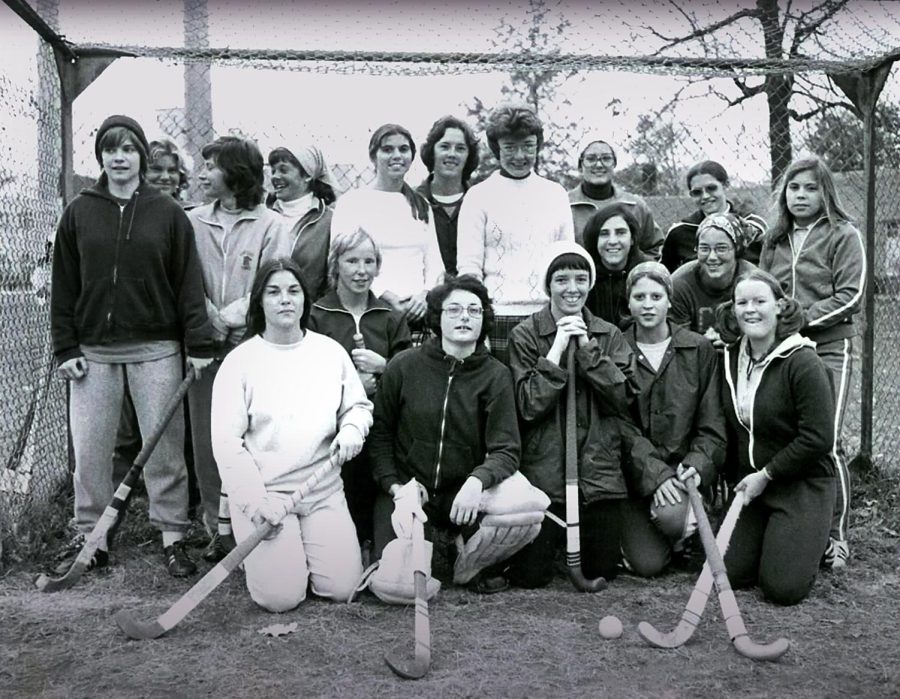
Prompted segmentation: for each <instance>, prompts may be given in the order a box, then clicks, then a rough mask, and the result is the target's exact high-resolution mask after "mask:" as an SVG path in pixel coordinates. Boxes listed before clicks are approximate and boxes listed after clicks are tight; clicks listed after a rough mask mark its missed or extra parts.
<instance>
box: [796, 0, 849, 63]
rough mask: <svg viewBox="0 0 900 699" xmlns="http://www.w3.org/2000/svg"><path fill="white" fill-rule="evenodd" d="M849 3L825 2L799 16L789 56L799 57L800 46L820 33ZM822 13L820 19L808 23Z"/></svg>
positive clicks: (841, 1) (843, 0) (834, 0)
mask: <svg viewBox="0 0 900 699" xmlns="http://www.w3.org/2000/svg"><path fill="white" fill-rule="evenodd" d="M847 2H848V0H825V2H823V3H822V4H821V5H817V6H816V7H814V8H813V9H811V10H809V11H808V12H801V13H800V14H799V15H798V16H797V28H796V29H795V30H794V39H793V41H792V42H791V48H790V51H789V52H788V55H789V56H790V57H791V58H793V57H795V56H798V55H799V53H800V45H801V44H802V43H803V42H804V41H806V40H807V39H808V38H809V37H810V36H812V35H814V34H815V33H816V32H818V31H819V29H820V28H821V26H822V25H823V24H824V23H825V22H827V21H828V20H830V19H831V18H832V17H834V16H835V15H836V14H837V13H838V12H840V11H841V10H842V9H844V7H846V5H847ZM820 11H821V12H822V14H821V15H820V16H819V17H818V18H816V19H813V20H810V21H809V22H807V19H808V18H809V17H811V16H812V15H814V14H815V13H817V12H820Z"/></svg>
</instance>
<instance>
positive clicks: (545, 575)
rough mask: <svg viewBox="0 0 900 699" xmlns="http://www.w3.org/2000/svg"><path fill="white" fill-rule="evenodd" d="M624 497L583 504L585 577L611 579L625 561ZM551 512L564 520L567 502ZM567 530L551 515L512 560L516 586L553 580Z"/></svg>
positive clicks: (511, 572)
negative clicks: (623, 552)
mask: <svg viewBox="0 0 900 699" xmlns="http://www.w3.org/2000/svg"><path fill="white" fill-rule="evenodd" d="M627 502H628V501H627V500H625V499H615V500H598V501H596V502H592V503H589V504H585V503H581V505H580V506H579V514H578V518H579V520H580V532H579V533H580V538H581V572H582V573H583V574H584V576H585V577H586V578H596V577H599V576H603V577H604V578H606V579H607V580H612V579H613V578H615V577H616V575H618V573H619V562H620V561H621V560H622V528H623V521H624V518H623V512H624V509H625V507H626V505H627ZM550 512H552V513H553V514H555V515H556V516H557V517H559V518H560V519H562V520H564V521H565V517H566V506H565V503H561V502H554V503H552V504H551V505H550ZM565 542H566V531H565V529H563V528H562V527H560V526H559V525H558V524H557V523H556V522H554V521H553V520H551V519H550V518H549V517H547V518H545V519H544V522H543V524H541V533H540V534H538V536H537V538H536V539H535V540H534V541H532V542H531V543H530V544H528V546H526V547H525V548H523V549H522V550H521V551H519V552H518V553H517V554H516V555H514V556H513V557H512V558H510V559H509V562H510V566H509V570H508V571H507V577H508V579H509V582H510V583H511V584H513V585H515V586H517V587H524V588H536V587H544V586H546V585H548V584H549V583H550V581H551V580H553V574H554V571H555V560H556V554H557V553H562V552H563V551H565Z"/></svg>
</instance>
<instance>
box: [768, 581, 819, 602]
mask: <svg viewBox="0 0 900 699" xmlns="http://www.w3.org/2000/svg"><path fill="white" fill-rule="evenodd" d="M814 580H815V579H813V580H809V581H807V582H800V581H791V580H784V579H780V580H779V579H775V580H766V579H762V578H761V579H760V581H759V587H760V589H761V590H762V593H763V595H764V596H765V598H766V599H767V600H769V601H770V602H772V603H774V604H780V605H782V606H785V607H789V606H791V605H794V604H798V603H800V602H802V601H803V600H805V599H806V597H807V596H808V595H809V593H810V590H812V586H813V582H814Z"/></svg>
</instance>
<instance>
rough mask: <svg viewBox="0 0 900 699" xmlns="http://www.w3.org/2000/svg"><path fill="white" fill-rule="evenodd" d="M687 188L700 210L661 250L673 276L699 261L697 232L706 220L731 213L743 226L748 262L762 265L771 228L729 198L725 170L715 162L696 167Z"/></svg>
mask: <svg viewBox="0 0 900 699" xmlns="http://www.w3.org/2000/svg"><path fill="white" fill-rule="evenodd" d="M686 179H687V187H688V193H689V194H690V195H691V199H693V200H694V203H695V204H696V205H697V210H696V211H695V212H694V213H692V214H691V215H690V216H687V217H685V218H684V219H682V220H681V221H679V222H678V223H675V224H673V225H672V227H671V228H669V231H668V233H666V240H665V242H664V243H663V248H662V263H663V264H664V265H665V266H666V267H667V268H668V269H669V271H670V272H674V271H675V270H676V269H678V268H679V267H681V265H683V264H684V263H686V262H690V261H691V260H695V259H697V250H696V241H697V228H698V227H699V226H700V223H701V222H702V221H703V219H704V218H706V217H707V216H712V215H713V214H728V213H732V214H735V215H737V216H739V217H740V218H741V221H742V223H743V229H744V235H745V236H746V239H745V240H744V251H745V254H744V256H745V258H746V259H748V260H750V261H751V262H753V263H754V264H755V263H757V262H759V254H760V251H761V250H762V241H763V238H764V237H765V235H766V230H768V226H767V225H766V222H765V220H764V219H763V218H762V217H761V216H757V215H756V214H754V213H751V212H749V211H746V210H745V209H744V207H742V206H740V205H739V204H738V203H736V202H735V201H734V200H733V199H729V197H728V194H729V193H728V189H729V186H730V182H729V179H728V173H727V172H726V171H725V168H724V167H722V166H721V165H720V164H719V163H717V162H716V161H714V160H704V161H702V162H699V163H697V164H696V165H694V166H693V167H691V169H690V170H688V173H687V178H686Z"/></svg>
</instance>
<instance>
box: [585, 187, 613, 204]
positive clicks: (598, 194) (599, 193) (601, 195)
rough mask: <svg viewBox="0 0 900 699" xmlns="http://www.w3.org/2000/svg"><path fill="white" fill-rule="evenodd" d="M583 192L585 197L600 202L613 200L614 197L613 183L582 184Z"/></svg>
mask: <svg viewBox="0 0 900 699" xmlns="http://www.w3.org/2000/svg"><path fill="white" fill-rule="evenodd" d="M581 191H582V192H583V193H584V196H586V197H588V198H589V199H599V200H600V201H603V200H605V199H612V196H613V186H612V182H607V183H606V184H589V183H587V182H582V183H581Z"/></svg>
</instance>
